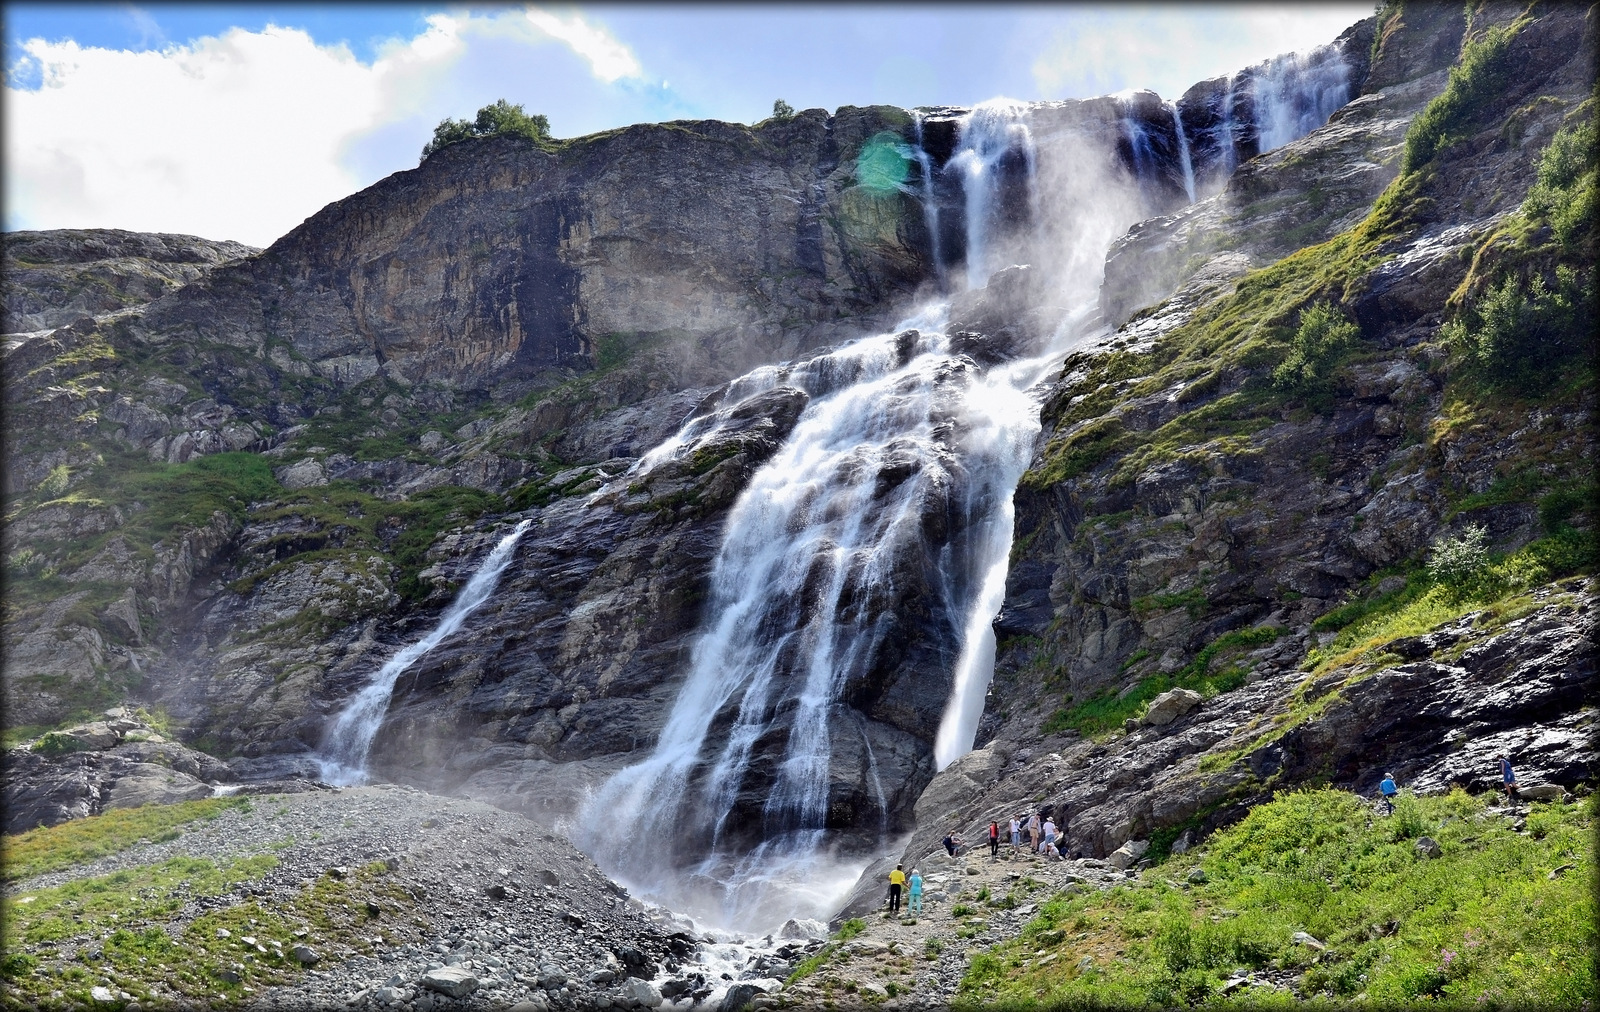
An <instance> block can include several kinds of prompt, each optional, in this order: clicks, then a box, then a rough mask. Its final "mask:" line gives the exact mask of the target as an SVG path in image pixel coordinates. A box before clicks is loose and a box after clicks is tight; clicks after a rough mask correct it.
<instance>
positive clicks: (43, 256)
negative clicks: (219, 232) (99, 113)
mask: <svg viewBox="0 0 1600 1012" xmlns="http://www.w3.org/2000/svg"><path fill="white" fill-rule="evenodd" d="M258 252H260V251H259V250H257V249H255V248H254V247H252V246H246V245H244V244H243V243H237V242H212V241H211V240H209V239H199V238H196V237H195V236H192V235H153V234H149V233H144V232H124V231H122V230H121V229H114V228H94V229H62V230H59V231H54V232H11V233H9V234H7V235H6V241H5V251H4V256H5V261H4V272H5V283H4V285H3V286H0V303H3V305H4V307H5V314H4V316H3V317H0V328H3V332H4V333H7V334H19V333H25V332H28V331H36V330H49V329H52V328H55V327H64V326H66V325H67V324H69V323H72V322H73V321H75V320H78V319H81V318H83V317H85V316H91V317H92V316H100V315H104V314H107V313H114V312H116V311H117V310H119V309H124V308H128V307H131V306H139V305H143V304H145V303H147V302H153V301H155V300H156V299H158V298H160V297H161V296H163V295H167V294H169V293H171V292H173V291H175V290H177V289H179V288H182V287H183V286H184V285H186V284H188V283H189V282H191V281H195V280H198V279H200V278H202V277H205V276H206V275H207V274H209V273H211V271H213V270H215V269H216V268H217V267H219V266H221V265H222V264H225V263H229V262H230V261H233V260H238V259H240V258H242V257H248V256H252V255H253V254H255V253H258Z"/></svg>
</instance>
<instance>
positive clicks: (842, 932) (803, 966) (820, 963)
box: [784, 917, 867, 987]
mask: <svg viewBox="0 0 1600 1012" xmlns="http://www.w3.org/2000/svg"><path fill="white" fill-rule="evenodd" d="M866 930H867V922H866V921H864V920H862V919H861V918H859V917H852V918H850V919H849V920H847V921H845V922H844V923H843V924H841V925H839V930H838V931H835V932H834V933H833V940H832V941H830V942H829V943H828V944H827V945H824V946H823V947H822V948H821V949H819V950H817V954H816V955H814V956H812V957H810V958H809V959H805V960H802V961H801V963H800V965H799V966H797V967H795V968H794V971H793V972H791V973H790V974H789V976H788V979H786V980H785V981H784V986H785V987H792V986H793V985H794V984H796V983H797V982H799V981H802V980H805V979H806V978H807V977H809V976H811V975H812V974H813V973H816V972H817V971H818V970H820V969H822V968H823V967H824V966H826V965H828V961H829V960H831V959H832V958H833V956H834V954H835V953H837V952H838V951H839V947H840V946H841V945H843V944H844V943H845V942H848V941H850V939H852V938H854V937H856V936H857V935H859V934H862V933H863V932H865V931H866Z"/></svg>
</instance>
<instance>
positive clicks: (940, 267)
mask: <svg viewBox="0 0 1600 1012" xmlns="http://www.w3.org/2000/svg"><path fill="white" fill-rule="evenodd" d="M911 117H912V123H913V124H914V125H915V127H916V137H917V142H916V147H915V148H913V149H912V155H913V157H915V158H916V160H917V165H918V166H920V167H921V169H922V221H923V224H924V225H925V226H926V227H927V229H928V236H929V240H930V242H931V244H932V247H933V273H934V277H935V279H937V281H938V282H939V291H941V292H944V291H947V290H948V288H949V285H948V282H947V281H946V280H945V270H944V251H943V250H942V249H941V248H940V246H941V242H940V236H939V199H938V197H937V195H936V194H935V193H934V190H933V159H932V158H931V157H929V155H928V152H927V151H925V150H924V149H923V146H922V113H921V111H913V112H912V114H911Z"/></svg>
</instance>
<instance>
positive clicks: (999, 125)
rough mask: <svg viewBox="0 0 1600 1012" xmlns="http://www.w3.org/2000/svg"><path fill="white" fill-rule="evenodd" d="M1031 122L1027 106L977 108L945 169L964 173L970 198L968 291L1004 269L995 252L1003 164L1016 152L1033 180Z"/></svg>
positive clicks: (1006, 103) (996, 102) (1003, 103)
mask: <svg viewBox="0 0 1600 1012" xmlns="http://www.w3.org/2000/svg"><path fill="white" fill-rule="evenodd" d="M1027 118H1028V106H1027V103H1025V102H1017V101H1013V100H1012V99H1008V98H997V99H991V100H990V101H988V102H984V103H981V104H980V105H977V106H974V107H973V109H972V111H971V112H969V113H967V115H966V117H965V118H964V119H963V120H962V121H961V148H960V150H959V151H957V152H956V153H955V154H954V155H953V156H951V158H950V162H949V165H947V166H946V168H947V169H949V168H954V170H955V171H957V172H959V173H960V174H961V184H962V189H963V192H964V193H965V194H966V213H967V287H968V288H982V287H983V286H984V284H985V283H987V282H988V280H989V275H991V274H993V273H994V272H995V271H996V270H997V269H999V268H1000V267H1002V266H1004V265H1003V264H1001V263H998V262H996V259H995V258H996V253H997V251H996V250H994V249H993V248H992V245H993V243H992V240H993V239H994V238H995V236H996V234H997V232H998V229H997V228H996V226H997V225H999V224H1000V222H999V216H1000V212H1001V184H1002V183H1003V180H1002V179H1001V171H1000V170H1001V163H1002V161H1003V160H1004V159H1005V158H1006V156H1007V155H1009V154H1011V153H1012V152H1013V151H1018V152H1021V153H1022V156H1023V157H1024V158H1025V159H1026V160H1027V165H1028V176H1029V178H1030V180H1031V178H1032V176H1033V170H1034V163H1035V152H1034V147H1033V132H1032V131H1031V130H1030V129H1029V128H1028V122H1027Z"/></svg>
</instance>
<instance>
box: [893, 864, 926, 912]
mask: <svg viewBox="0 0 1600 1012" xmlns="http://www.w3.org/2000/svg"><path fill="white" fill-rule="evenodd" d="M902 892H905V893H906V913H908V914H912V915H916V914H920V913H922V873H921V872H920V871H918V870H917V869H915V868H913V869H911V875H910V876H909V877H908V876H907V875H906V866H905V865H903V864H897V865H895V866H894V871H891V872H890V873H889V912H890V913H891V914H898V913H899V912H900V894H901V893H902Z"/></svg>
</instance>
